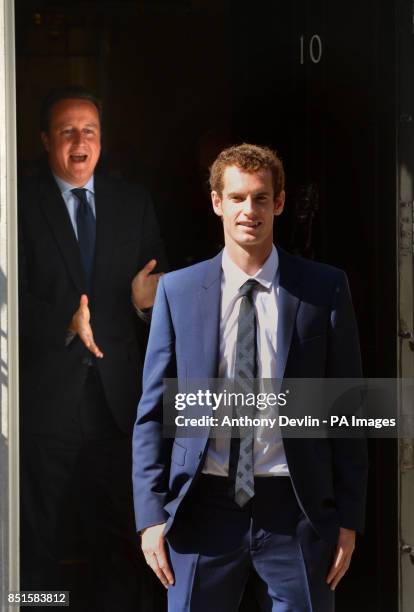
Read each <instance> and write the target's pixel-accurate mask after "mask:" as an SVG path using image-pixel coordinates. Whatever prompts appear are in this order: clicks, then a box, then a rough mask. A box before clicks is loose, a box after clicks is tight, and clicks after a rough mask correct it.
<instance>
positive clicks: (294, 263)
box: [133, 249, 367, 543]
mask: <svg viewBox="0 0 414 612" xmlns="http://www.w3.org/2000/svg"><path fill="white" fill-rule="evenodd" d="M278 254H279V299H278V316H279V322H278V330H277V334H278V338H277V347H278V350H277V372H276V378H283V377H285V378H287V377H289V378H324V377H328V378H358V377H360V376H361V360H360V350H359V341H358V331H357V325H356V321H355V316H354V312H353V307H352V302H351V297H350V293H349V288H348V283H347V279H346V276H345V274H344V273H343V272H342V271H340V270H338V269H336V268H333V267H332V266H328V265H325V264H319V263H315V262H312V261H309V260H305V259H301V258H299V257H294V256H291V255H289V254H288V253H286V252H284V251H283V250H282V249H278ZM221 256H222V255H221V253H220V254H219V255H217V256H216V257H214V258H213V259H211V260H208V261H204V262H201V263H199V264H196V265H194V266H191V267H189V268H185V269H183V270H178V271H176V272H172V273H170V274H167V275H165V276H164V277H162V279H161V281H160V283H159V287H158V292H157V297H156V302H155V306H154V311H153V316H152V324H151V331H150V337H149V343H148V348H147V354H146V359H145V365H144V379H143V394H142V398H141V401H140V403H139V407H138V417H137V421H136V424H135V428H134V436H133V461H134V467H133V484H134V504H135V513H136V525H137V529H138V530H142V529H144V528H146V527H149V526H151V525H155V524H159V523H163V522H165V521H166V522H167V527H166V530H165V533H167V531H168V530H169V529H170V528H171V526H172V525H173V522H174V517H175V515H176V512H177V510H178V509H179V507H180V504H181V503H182V501H183V499H184V498H185V497H186V495H187V494H188V492H189V489H190V488H191V486H192V484H193V483H194V482H195V480H196V478H197V476H198V475H199V474H200V472H201V469H202V466H203V463H204V459H205V455H206V451H207V448H208V436H207V434H206V436H204V437H193V438H188V437H186V438H184V437H182V438H179V437H177V436H176V437H175V439H174V440H171V439H166V438H165V437H164V436H163V423H162V419H163V408H162V394H163V379H164V378H174V377H178V378H179V379H192V378H198V379H201V378H214V377H216V376H217V369H218V359H219V325H220V300H221V274H222V271H221ZM284 447H285V452H286V457H287V462H288V466H289V471H290V474H291V478H292V483H293V486H294V489H295V492H296V495H297V497H298V500H299V503H300V505H301V507H302V509H303V510H304V512H305V514H306V515H307V516H308V518H309V520H310V521H311V523H312V524H313V526H314V527H315V529H316V530H317V532H318V533H319V534H320V535H321V536H322V537H323V538H324V539H325V540H327V541H331V542H332V543H335V542H336V538H337V533H338V527H339V526H342V527H346V528H349V529H355V530H356V531H362V530H363V524H364V512H365V492H366V479H367V452H366V444H365V441H364V440H361V439H344V438H341V439H303V438H301V439H298V438H285V439H284ZM276 502H277V500H275V503H276Z"/></svg>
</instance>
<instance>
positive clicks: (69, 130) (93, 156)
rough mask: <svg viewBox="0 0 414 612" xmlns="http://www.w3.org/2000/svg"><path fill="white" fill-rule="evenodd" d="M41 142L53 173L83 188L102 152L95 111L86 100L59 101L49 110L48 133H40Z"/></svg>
mask: <svg viewBox="0 0 414 612" xmlns="http://www.w3.org/2000/svg"><path fill="white" fill-rule="evenodd" d="M42 141H43V144H44V147H45V149H46V151H47V152H48V155H49V166H50V169H51V170H52V172H53V174H55V175H56V176H58V177H59V178H61V179H62V180H64V181H66V182H68V183H70V184H71V185H75V186H76V187H83V186H84V185H85V184H86V183H87V182H88V180H89V179H90V177H91V176H92V174H93V173H94V170H95V166H96V164H97V163H98V159H99V155H100V152H101V128H100V122H99V114H98V109H97V108H96V106H95V105H94V104H93V103H92V102H88V100H77V99H67V100H60V101H59V102H57V103H56V104H55V105H54V106H53V107H52V110H51V113H50V122H49V131H48V132H47V133H46V132H42Z"/></svg>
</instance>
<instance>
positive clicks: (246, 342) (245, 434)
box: [229, 279, 259, 506]
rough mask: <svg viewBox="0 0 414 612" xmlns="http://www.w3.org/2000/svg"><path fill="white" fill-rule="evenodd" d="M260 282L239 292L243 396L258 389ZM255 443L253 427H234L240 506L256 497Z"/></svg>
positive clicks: (238, 365) (238, 372)
mask: <svg viewBox="0 0 414 612" xmlns="http://www.w3.org/2000/svg"><path fill="white" fill-rule="evenodd" d="M258 285H259V283H258V282H257V281H255V280H253V279H250V280H248V281H247V282H245V283H244V285H243V286H242V287H241V288H240V291H239V293H240V295H241V296H242V300H241V304H240V312H239V318H238V322H237V343H236V360H235V366H234V381H235V383H236V386H237V388H236V392H241V393H243V395H244V397H246V396H247V394H248V393H254V391H255V386H254V382H253V381H254V379H255V378H256V375H257V347H256V313H255V310H254V303H253V295H252V294H253V290H254V289H255V287H258ZM253 412H254V408H253V407H250V408H249V407H247V409H246V408H245V409H244V410H243V409H242V410H241V411H239V410H238V409H234V411H233V415H234V416H237V417H240V416H242V415H243V414H244V415H245V416H250V417H252V416H253ZM253 443H254V428H253V427H245V428H243V430H239V431H237V428H233V430H232V439H231V445H230V457H229V479H230V487H231V489H230V490H231V496H232V497H233V499H234V501H235V502H236V503H237V504H238V505H239V506H244V505H245V504H246V503H247V502H248V501H249V500H250V499H251V498H252V497H253V496H254V469H253Z"/></svg>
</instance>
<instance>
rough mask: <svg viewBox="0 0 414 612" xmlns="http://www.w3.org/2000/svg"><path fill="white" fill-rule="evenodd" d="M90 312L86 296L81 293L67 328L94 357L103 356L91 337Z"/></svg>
mask: <svg viewBox="0 0 414 612" xmlns="http://www.w3.org/2000/svg"><path fill="white" fill-rule="evenodd" d="M90 320H91V313H90V312H89V307H88V296H87V295H81V299H80V303H79V308H78V310H77V311H76V312H75V314H74V315H73V317H72V321H71V323H70V326H69V330H70V331H71V332H73V333H74V334H77V335H78V336H79V338H80V339H81V340H82V342H83V343H84V345H85V346H86V348H87V349H89V350H90V351H91V353H93V354H94V355H95V357H99V358H101V357H103V353H102V351H101V350H100V349H99V348H98V347H97V346H96V344H95V340H94V339H93V333H92V327H91V325H90Z"/></svg>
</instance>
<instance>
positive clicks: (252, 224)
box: [237, 221, 262, 229]
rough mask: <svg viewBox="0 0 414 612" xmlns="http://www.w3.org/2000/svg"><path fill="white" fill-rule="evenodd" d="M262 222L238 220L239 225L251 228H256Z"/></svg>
mask: <svg viewBox="0 0 414 612" xmlns="http://www.w3.org/2000/svg"><path fill="white" fill-rule="evenodd" d="M261 224H262V222H261V221H238V223H237V225H242V226H243V227H247V228H249V229H256V228H257V227H259V226H260V225H261Z"/></svg>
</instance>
